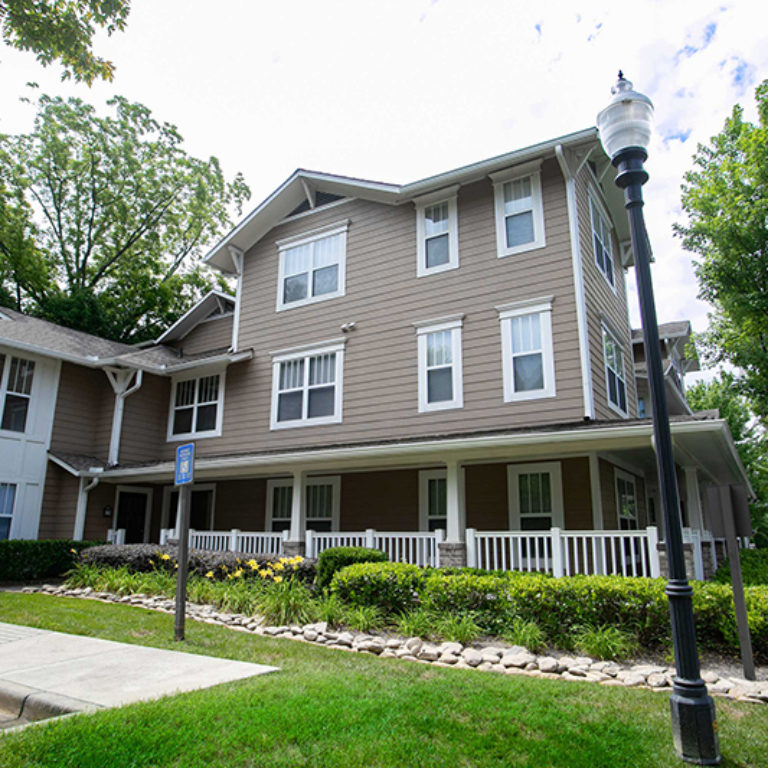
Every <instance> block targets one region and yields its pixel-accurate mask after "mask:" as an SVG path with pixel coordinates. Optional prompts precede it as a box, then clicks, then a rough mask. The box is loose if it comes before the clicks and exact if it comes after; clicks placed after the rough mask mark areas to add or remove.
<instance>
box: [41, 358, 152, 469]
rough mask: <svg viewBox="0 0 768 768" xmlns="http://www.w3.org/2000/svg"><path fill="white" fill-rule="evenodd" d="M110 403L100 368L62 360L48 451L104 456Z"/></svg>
mask: <svg viewBox="0 0 768 768" xmlns="http://www.w3.org/2000/svg"><path fill="white" fill-rule="evenodd" d="M113 405H114V395H113V394H112V388H111V387H110V385H109V381H108V380H107V377H106V376H105V374H104V372H103V371H97V370H91V369H90V368H83V367H82V366H79V365H73V364H72V363H62V365H61V378H60V380H59V395H58V399H57V401H56V414H55V416H54V419H53V432H52V434H51V450H52V451H58V452H62V453H79V454H85V455H88V456H96V457H97V458H104V459H106V457H107V452H108V451H109V436H110V432H111V429H112V409H113ZM150 429H151V427H150Z"/></svg>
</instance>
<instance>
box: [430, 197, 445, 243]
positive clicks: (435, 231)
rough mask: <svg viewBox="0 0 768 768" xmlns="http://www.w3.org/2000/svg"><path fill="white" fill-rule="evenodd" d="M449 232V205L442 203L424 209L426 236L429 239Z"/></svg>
mask: <svg viewBox="0 0 768 768" xmlns="http://www.w3.org/2000/svg"><path fill="white" fill-rule="evenodd" d="M447 231H448V203H440V204H439V205H433V206H431V207H430V208H425V209H424V234H425V235H426V236H427V237H432V236H433V235H441V234H443V233H444V232H447Z"/></svg>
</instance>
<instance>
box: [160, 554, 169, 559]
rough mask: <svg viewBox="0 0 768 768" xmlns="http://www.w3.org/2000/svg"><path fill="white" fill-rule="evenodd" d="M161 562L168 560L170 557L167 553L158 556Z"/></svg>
mask: <svg viewBox="0 0 768 768" xmlns="http://www.w3.org/2000/svg"><path fill="white" fill-rule="evenodd" d="M160 559H161V560H170V559H171V556H170V555H169V554H168V553H167V552H163V554H162V555H160Z"/></svg>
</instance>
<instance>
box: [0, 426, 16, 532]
mask: <svg viewBox="0 0 768 768" xmlns="http://www.w3.org/2000/svg"><path fill="white" fill-rule="evenodd" d="M17 434H18V433H17ZM0 484H1V485H8V486H12V487H13V504H12V505H11V513H10V514H4V513H2V512H0V518H6V519H8V520H10V523H9V524H8V539H12V538H14V536H13V533H14V530H13V529H14V525H13V521H14V520H15V519H16V504H17V501H18V498H19V484H18V482H15V479H14V480H0ZM0 541H3V539H0Z"/></svg>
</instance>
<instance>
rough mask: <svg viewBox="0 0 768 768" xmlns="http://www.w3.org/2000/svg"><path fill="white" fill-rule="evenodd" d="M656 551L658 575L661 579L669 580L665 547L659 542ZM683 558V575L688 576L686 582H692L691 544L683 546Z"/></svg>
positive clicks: (693, 574) (693, 576) (693, 573)
mask: <svg viewBox="0 0 768 768" xmlns="http://www.w3.org/2000/svg"><path fill="white" fill-rule="evenodd" d="M656 549H657V551H658V553H659V574H660V575H661V577H662V578H664V579H668V578H669V560H668V559H667V545H666V544H665V543H664V542H663V541H660V542H659V543H658V544H657V545H656ZM683 557H684V558H685V573H686V575H687V576H688V581H692V580H693V579H694V578H695V571H694V567H693V544H690V543H689V544H683Z"/></svg>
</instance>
